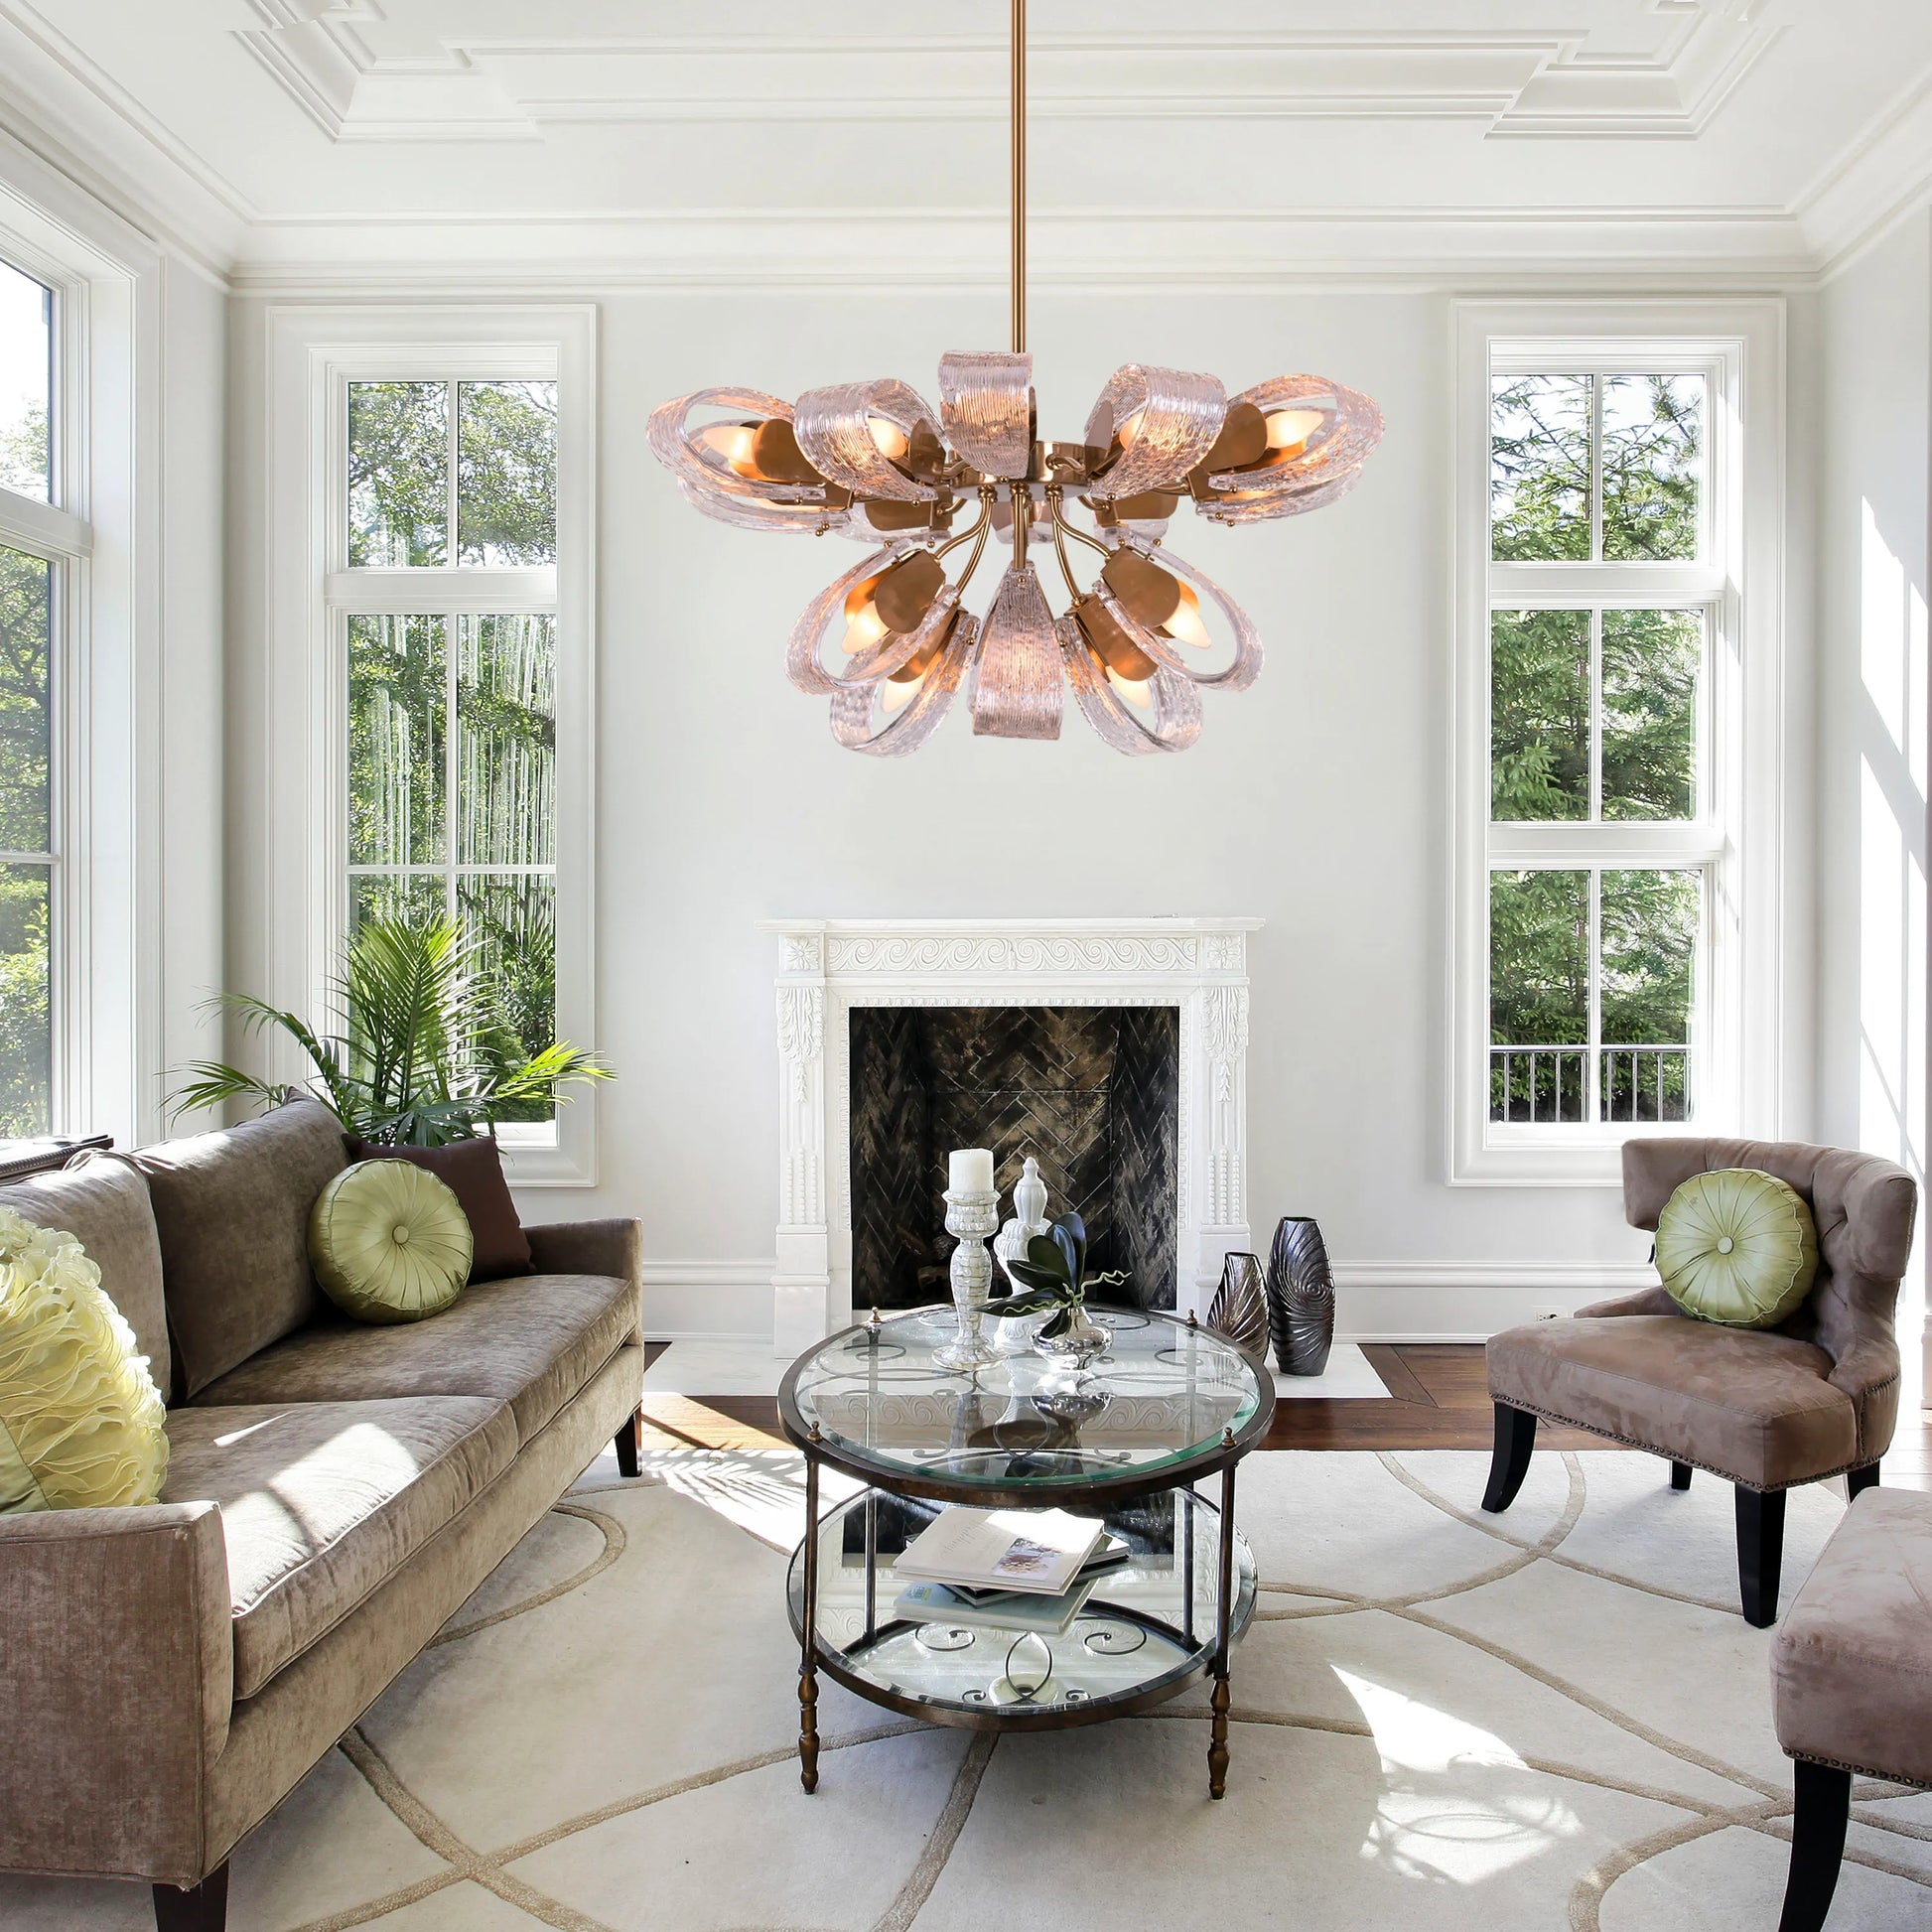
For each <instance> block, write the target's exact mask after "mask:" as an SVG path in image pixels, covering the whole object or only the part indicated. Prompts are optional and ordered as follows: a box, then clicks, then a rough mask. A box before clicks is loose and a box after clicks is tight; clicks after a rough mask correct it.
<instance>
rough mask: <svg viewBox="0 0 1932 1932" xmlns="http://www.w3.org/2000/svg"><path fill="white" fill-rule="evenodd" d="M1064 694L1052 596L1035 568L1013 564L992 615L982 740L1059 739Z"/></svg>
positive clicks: (980, 709)
mask: <svg viewBox="0 0 1932 1932" xmlns="http://www.w3.org/2000/svg"><path fill="white" fill-rule="evenodd" d="M1061 693H1062V680H1061V675H1060V647H1059V641H1058V639H1057V638H1056V636H1055V635H1054V632H1053V614H1052V612H1051V611H1049V610H1048V609H1047V608H1046V593H1045V592H1044V591H1042V590H1041V589H1040V588H1039V579H1038V578H1037V577H1035V575H1034V567H1033V565H1032V564H1030V563H1029V564H1020V565H1017V566H1016V565H1009V566H1008V567H1007V573H1006V575H1005V576H1004V577H1002V578H1001V579H1000V588H999V590H998V591H997V592H996V593H995V594H994V598H993V608H992V610H991V611H989V612H988V613H987V617H986V630H985V634H984V640H983V642H982V644H981V647H980V668H979V682H978V683H977V685H976V686H975V687H974V690H973V730H974V732H975V734H976V735H978V736H979V737H982V738H1057V737H1059V735H1060V705H1061Z"/></svg>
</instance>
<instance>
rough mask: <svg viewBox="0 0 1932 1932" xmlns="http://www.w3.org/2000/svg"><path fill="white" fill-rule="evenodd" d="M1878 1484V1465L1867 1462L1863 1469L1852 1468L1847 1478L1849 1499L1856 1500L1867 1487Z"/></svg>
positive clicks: (1874, 1486) (1846, 1487)
mask: <svg viewBox="0 0 1932 1932" xmlns="http://www.w3.org/2000/svg"><path fill="white" fill-rule="evenodd" d="M1877 1486H1878V1465H1877V1463H1875V1462H1867V1463H1866V1464H1865V1465H1864V1467H1863V1469H1854V1470H1852V1471H1851V1472H1850V1473H1849V1474H1848V1475H1847V1476H1846V1478H1845V1494H1846V1497H1847V1499H1848V1500H1850V1501H1854V1502H1856V1501H1857V1500H1858V1498H1859V1497H1861V1496H1863V1494H1864V1492H1865V1491H1866V1490H1867V1489H1875V1488H1877Z"/></svg>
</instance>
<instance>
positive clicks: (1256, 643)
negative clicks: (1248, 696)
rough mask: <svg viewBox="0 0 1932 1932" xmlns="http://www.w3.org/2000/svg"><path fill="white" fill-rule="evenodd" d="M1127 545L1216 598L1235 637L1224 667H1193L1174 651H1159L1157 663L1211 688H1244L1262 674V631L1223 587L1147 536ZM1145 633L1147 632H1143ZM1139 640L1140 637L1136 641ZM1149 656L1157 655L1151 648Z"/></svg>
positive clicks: (1208, 596) (1201, 592) (1189, 681)
mask: <svg viewBox="0 0 1932 1932" xmlns="http://www.w3.org/2000/svg"><path fill="white" fill-rule="evenodd" d="M1125 547H1126V548H1127V549H1129V550H1138V551H1139V552H1140V553H1141V555H1142V556H1143V557H1149V558H1152V559H1153V560H1154V562H1156V563H1158V564H1159V565H1160V566H1161V567H1162V569H1163V570H1171V571H1173V574H1174V575H1175V576H1176V577H1179V578H1184V579H1185V580H1186V582H1188V583H1189V584H1191V585H1193V587H1194V589H1195V590H1197V591H1198V592H1200V594H1201V595H1202V596H1203V597H1206V598H1211V599H1213V601H1214V603H1215V604H1216V605H1217V606H1219V608H1220V612H1221V615H1222V616H1223V617H1224V618H1226V619H1227V621H1228V628H1229V630H1230V631H1231V632H1232V633H1233V636H1234V657H1233V659H1232V661H1231V662H1230V663H1229V664H1228V666H1227V668H1226V669H1225V670H1221V671H1210V672H1204V673H1203V672H1197V671H1193V670H1190V669H1189V668H1188V666H1187V663H1186V661H1185V659H1184V658H1183V659H1179V660H1175V659H1174V658H1173V653H1172V651H1164V652H1162V653H1160V654H1159V657H1158V658H1157V661H1158V662H1164V663H1167V662H1172V663H1173V667H1174V668H1175V669H1176V670H1178V671H1179V672H1180V673H1181V675H1182V676H1183V677H1185V678H1186V679H1187V681H1188V683H1190V684H1198V685H1200V686H1201V687H1202V689H1204V690H1209V691H1245V690H1247V688H1248V687H1249V685H1251V684H1252V683H1253V682H1254V681H1255V679H1256V678H1258V677H1259V676H1260V675H1261V658H1262V649H1261V632H1260V631H1259V630H1257V629H1256V628H1255V622H1254V620H1253V619H1252V618H1251V617H1249V615H1248V614H1247V612H1245V611H1244V610H1242V608H1241V607H1240V605H1238V604H1237V603H1235V601H1234V599H1233V598H1231V597H1230V596H1228V594H1227V592H1226V591H1224V590H1222V588H1221V587H1220V585H1218V584H1217V583H1215V581H1214V580H1213V578H1211V577H1209V576H1208V575H1207V573H1206V572H1205V571H1200V570H1196V569H1195V568H1194V566H1193V565H1192V564H1190V563H1189V562H1188V561H1187V559H1186V558H1185V557H1181V556H1176V555H1175V554H1174V552H1173V551H1172V550H1168V549H1164V548H1160V547H1158V546H1156V545H1155V544H1153V543H1150V542H1149V541H1148V540H1147V538H1146V537H1137V536H1130V537H1128V538H1127V539H1126V542H1125ZM1143 634H1145V633H1143ZM1137 641H1138V640H1137ZM1148 654H1149V655H1150V656H1155V655H1156V654H1155V653H1154V652H1152V651H1150V652H1149V653H1148Z"/></svg>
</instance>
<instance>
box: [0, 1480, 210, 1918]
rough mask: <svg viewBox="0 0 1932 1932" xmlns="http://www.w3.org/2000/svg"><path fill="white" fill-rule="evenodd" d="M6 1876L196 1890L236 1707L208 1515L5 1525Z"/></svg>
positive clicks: (1, 1565)
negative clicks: (122, 1879) (61, 1876)
mask: <svg viewBox="0 0 1932 1932" xmlns="http://www.w3.org/2000/svg"><path fill="white" fill-rule="evenodd" d="M0 1633H4V1636H3V1637H0V1868H10V1869H19V1870H29V1871H61V1872H65V1871H72V1872H93V1873H98V1874H102V1875H121V1876H126V1877H133V1878H147V1879H150V1880H153V1879H161V1880H165V1881H167V1882H168V1883H170V1884H176V1885H192V1884H198V1883H199V1882H200V1881H201V1880H202V1879H203V1878H204V1877H205V1876H206V1875H207V1871H206V1868H205V1867H204V1865H203V1863H202V1859H203V1853H204V1850H205V1834H204V1817H205V1810H206V1805H205V1794H206V1792H207V1771H208V1766H209V1765H210V1764H211V1763H212V1761H213V1760H214V1758H215V1757H216V1756H217V1755H219V1753H220V1751H221V1748H222V1746H223V1745H224V1744H225V1743H226V1742H227V1736H228V1713H229V1709H230V1706H231V1705H232V1703H233V1697H234V1647H233V1635H232V1629H231V1625H230V1622H229V1600H228V1562H227V1546H226V1543H225V1541H224V1539H223V1537H222V1534H221V1512H220V1511H219V1510H218V1509H217V1508H216V1507H215V1505H214V1504H213V1503H207V1502H198V1503H152V1504H150V1505H148V1506H147V1507H146V1508H144V1509H62V1510H48V1511H45V1512H40V1511H37V1512H35V1513H33V1514H30V1515H23V1516H0Z"/></svg>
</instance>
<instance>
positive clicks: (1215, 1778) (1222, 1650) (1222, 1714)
mask: <svg viewBox="0 0 1932 1932" xmlns="http://www.w3.org/2000/svg"><path fill="white" fill-rule="evenodd" d="M1233 1620H1234V1464H1233V1463H1232V1462H1230V1463H1229V1464H1228V1465H1227V1467H1226V1468H1225V1469H1223V1470H1222V1471H1221V1576H1220V1594H1219V1597H1218V1598H1217V1600H1216V1602H1215V1605H1214V1697H1213V1711H1214V1718H1213V1722H1212V1724H1211V1725H1210V1727H1209V1735H1208V1745H1207V1795H1208V1796H1209V1797H1210V1798H1219V1797H1224V1796H1225V1795H1226V1793H1227V1788H1228V1706H1229V1704H1231V1703H1232V1702H1233V1693H1232V1692H1231V1691H1230V1690H1229V1689H1228V1626H1229V1625H1230V1624H1231V1623H1232V1622H1233Z"/></svg>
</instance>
